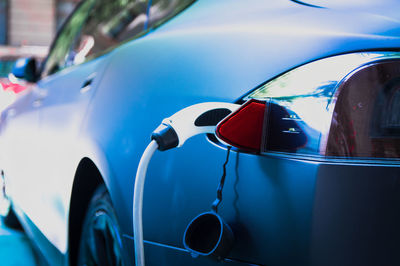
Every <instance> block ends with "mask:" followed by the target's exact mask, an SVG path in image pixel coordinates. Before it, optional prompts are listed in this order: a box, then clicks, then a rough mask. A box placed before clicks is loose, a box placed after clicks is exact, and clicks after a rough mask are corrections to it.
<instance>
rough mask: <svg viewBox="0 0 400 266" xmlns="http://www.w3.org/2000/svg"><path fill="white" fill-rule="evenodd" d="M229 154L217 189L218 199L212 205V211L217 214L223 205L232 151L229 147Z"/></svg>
mask: <svg viewBox="0 0 400 266" xmlns="http://www.w3.org/2000/svg"><path fill="white" fill-rule="evenodd" d="M227 150H228V153H227V155H226V160H225V163H224V165H223V173H222V177H221V181H220V182H219V186H218V189H217V198H216V199H215V201H214V202H213V204H212V205H211V209H212V210H213V211H214V212H215V213H217V212H218V205H219V204H220V203H221V201H222V189H223V188H224V184H225V177H226V165H227V164H228V162H229V152H230V150H231V147H230V146H228V149H227Z"/></svg>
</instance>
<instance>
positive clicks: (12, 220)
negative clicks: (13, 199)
mask: <svg viewBox="0 0 400 266" xmlns="http://www.w3.org/2000/svg"><path fill="white" fill-rule="evenodd" d="M3 223H4V225H6V226H7V227H8V228H11V229H15V230H19V231H23V229H22V225H21V223H20V222H19V220H18V218H17V215H16V214H15V212H14V209H13V207H12V206H11V205H10V207H9V209H8V213H7V215H6V216H4V217H3Z"/></svg>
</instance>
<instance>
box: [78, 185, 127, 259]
mask: <svg viewBox="0 0 400 266" xmlns="http://www.w3.org/2000/svg"><path fill="white" fill-rule="evenodd" d="M77 261H78V263H77V265H78V266H83V265H85V266H86V265H87V266H92V265H101V266H103V265H104V266H109V265H110V266H122V265H124V263H123V258H122V241H121V234H120V230H119V226H118V223H117V218H116V215H115V211H114V208H113V206H112V204H111V199H110V195H109V194H108V192H107V190H106V188H105V187H104V186H103V185H102V186H100V187H99V188H98V189H97V190H96V191H95V193H94V194H93V197H92V200H91V201H90V204H89V206H88V209H87V212H86V216H85V219H84V222H83V226H82V234H81V239H80V243H79V251H78V260H77Z"/></svg>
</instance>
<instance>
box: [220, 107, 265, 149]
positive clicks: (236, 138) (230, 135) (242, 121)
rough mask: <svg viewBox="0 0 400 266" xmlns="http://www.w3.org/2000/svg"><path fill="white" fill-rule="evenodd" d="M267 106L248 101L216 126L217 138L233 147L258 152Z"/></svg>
mask: <svg viewBox="0 0 400 266" xmlns="http://www.w3.org/2000/svg"><path fill="white" fill-rule="evenodd" d="M266 111H267V106H266V103H265V102H263V101H258V100H254V99H253V100H250V101H248V102H247V103H245V104H244V105H243V106H242V107H240V108H239V109H238V110H237V111H236V112H234V113H233V114H231V115H230V116H228V117H227V118H225V119H224V120H223V121H222V122H221V123H220V124H219V125H218V126H217V130H216V133H217V136H218V138H220V139H221V140H222V141H224V142H226V143H227V144H230V145H232V146H234V147H237V148H241V149H244V150H250V151H253V152H260V149H261V144H262V138H263V128H264V122H265V117H266Z"/></svg>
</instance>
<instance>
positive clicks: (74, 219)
mask: <svg viewBox="0 0 400 266" xmlns="http://www.w3.org/2000/svg"><path fill="white" fill-rule="evenodd" d="M389 2H390V1H388V2H387V3H389ZM127 3H130V4H127ZM390 3H391V6H390V7H389V6H385V5H384V3H383V2H378V1H369V2H368V4H366V5H363V6H362V7H358V8H357V6H355V5H352V3H351V1H350V3H349V4H346V3H345V2H343V3H342V6H340V5H339V6H334V7H332V8H330V7H329V6H326V7H325V6H323V5H321V4H320V3H318V1H313V2H310V3H303V2H300V1H289V0H278V1H262V0H252V1H234V0H220V1H212V0H198V1H184V0H182V1H161V0H160V1H155V0H153V1H149V2H147V1H94V0H88V1H84V2H83V3H82V4H80V5H79V6H78V7H77V9H76V11H75V13H73V15H72V16H71V17H70V18H69V20H68V21H67V23H66V24H65V25H64V27H63V28H62V29H61V31H60V32H59V34H58V36H57V38H56V40H55V42H54V43H53V46H52V47H51V49H50V53H49V56H48V58H47V60H46V61H45V62H44V64H43V68H42V70H41V72H40V73H39V74H38V78H37V80H36V81H35V82H34V84H33V86H32V87H30V88H29V89H28V90H27V91H26V92H25V93H24V95H23V96H22V97H20V98H19V99H18V100H17V101H16V102H15V103H14V104H12V105H11V106H10V107H8V108H7V109H6V110H5V111H4V112H3V113H2V117H1V122H0V145H1V146H0V156H1V157H0V164H1V165H0V166H1V168H2V169H3V171H4V174H5V180H6V186H7V194H8V196H9V197H10V198H11V200H12V203H13V206H14V208H15V211H16V213H17V215H18V217H19V219H20V220H21V221H22V224H23V226H24V228H25V230H26V231H27V233H28V235H29V236H30V237H31V238H32V239H33V241H34V242H35V243H36V244H37V246H38V247H39V249H40V250H41V251H42V252H43V253H44V254H45V257H46V258H47V259H48V262H49V264H51V265H63V264H71V265H75V264H76V261H77V257H78V256H79V243H80V242H79V241H80V238H81V231H82V224H83V223H84V220H85V212H86V211H87V206H88V205H89V203H90V201H91V198H92V195H93V193H94V191H95V190H96V187H98V186H99V185H100V184H104V186H105V187H106V188H107V191H108V193H109V195H110V198H111V201H112V205H113V208H114V210H115V213H116V217H117V221H118V226H119V228H120V238H118V239H120V245H121V246H122V258H123V261H124V262H125V264H127V265H133V264H134V247H133V233H132V232H133V230H132V222H133V219H132V196H133V186H134V179H135V174H136V170H137V166H138V163H139V159H140V157H141V155H142V153H143V151H144V149H145V147H146V146H147V144H148V142H149V141H150V135H151V132H152V131H153V130H154V129H155V128H156V127H157V126H158V125H159V124H160V123H161V121H162V120H163V119H164V118H165V117H168V116H170V115H172V114H174V113H175V112H177V111H179V110H181V109H182V108H184V107H187V106H190V105H192V104H195V103H201V102H237V103H242V102H243V101H242V100H243V99H246V96H247V95H249V94H250V93H252V92H253V91H254V90H256V91H259V88H261V87H262V86H263V84H269V83H268V82H271V81H274V80H275V79H276V78H279V77H282V76H283V75H284V74H285V73H289V74H290V73H292V72H291V71H292V70H296V69H300V68H301V67H302V66H307V65H309V64H312V63H313V62H319V61H320V60H324V59H325V58H326V59H327V60H332V61H334V62H336V61H337V59H336V58H337V57H335V56H341V55H347V54H350V55H354V54H356V55H360V54H362V53H367V54H368V53H375V55H376V54H378V53H382V56H389V57H390V56H391V55H390V54H394V56H393V57H390V58H391V59H390V60H393V61H394V62H395V63H396V62H397V61H396V60H398V58H397V56H398V55H397V54H396V50H397V49H398V47H400V27H399V26H400V23H399V19H400V17H399V15H398V12H397V11H396V10H397V8H398V7H399V4H396V3H395V2H390ZM113 4H115V5H119V4H120V5H121V6H117V7H115V6H113V7H112V8H111V7H109V6H108V5H113ZM148 4H151V7H150V9H149V10H148ZM93 5H94V6H93ZM124 5H127V6H124ZM106 7H107V8H106ZM378 7H381V8H378ZM395 7H396V8H395ZM96 10H100V11H101V10H103V11H101V13H96V12H97V11H96ZM104 10H117V11H116V12H115V13H113V12H111V11H110V12H108V13H107V12H106V11H104ZM126 10H128V11H126ZM100 11H99V12H100ZM395 11H396V12H395ZM87 14H89V15H88V17H89V18H90V19H87V17H86V15H87ZM94 18H99V19H102V18H104V21H101V20H100V21H96V20H95V19H94ZM86 19H87V20H86ZM88 21H90V22H88ZM127 21H128V22H129V23H127ZM117 22H118V23H122V24H123V26H124V27H122V30H121V28H118V27H116V26H115V25H118V24H116V23H117ZM81 25H83V27H81ZM93 29H95V30H93ZM118 38H120V39H118ZM98 42H99V45H97V43H98ZM372 57H373V56H372ZM345 58H347V57H345ZM368 58H369V57H368ZM374 58H375V59H371V60H370V61H368V60H369V59H368V60H367V61H366V62H367V63H368V62H375V61H377V60H378V59H379V60H383V59H382V58H384V57H379V56H378V57H374ZM376 58H378V59H376ZM374 60H375V61H374ZM383 62H386V61H384V60H383ZM359 66H361V64H360V65H359ZM359 66H357V67H355V69H358V68H359ZM335 69H336V68H335ZM300 73H301V72H300ZM311 73H314V72H311ZM315 73H317V72H315ZM290 75H291V74H290ZM307 77H308V78H310V76H307ZM313 77H314V76H311V78H313ZM315 78H316V79H318V78H319V76H318V75H317V74H315ZM266 82H267V83H266ZM260 86H261V87H260ZM335 88H336V87H335ZM290 93H293V94H294V95H296V93H297V92H296V90H294V91H293V90H291V91H290V92H289V94H288V95H284V96H290ZM318 97H319V96H318ZM318 97H315V99H318ZM329 97H331V96H329ZM309 106H311V105H309ZM357 106H358V105H356V107H355V108H357ZM360 106H362V105H360ZM396 110H397V109H396ZM315 114H316V117H317V116H318V115H317V113H315ZM330 115H331V116H330V118H329V117H328V118H327V119H328V120H325V122H327V123H328V124H329V125H330V123H331V121H333V120H332V113H330ZM290 118H292V117H290ZM325 118H326V117H325ZM315 119H317V118H315ZM318 121H319V120H318ZM395 121H397V120H395ZM393 123H394V127H396V122H393ZM295 130H296V129H295ZM289 131H290V130H289ZM395 132H397V131H395ZM388 138H389V139H391V140H393V139H394V141H393V143H392V144H391V146H390V147H393V145H394V147H395V148H397V147H398V146H397V145H398V142H396V141H397V138H398V136H397V137H396V134H395V135H391V136H390V137H388ZM316 139H317V142H315V143H313V145H316V146H318V145H322V144H321V143H322V142H320V141H321V138H319V135H318V136H317V137H316ZM318 147H319V146H318ZM226 153H227V151H226V147H225V146H224V145H223V144H221V142H219V141H215V140H214V139H213V138H212V137H206V136H204V135H203V136H196V137H194V138H192V139H190V140H188V141H187V143H186V144H185V145H184V146H183V147H181V148H179V149H173V150H170V151H166V152H163V153H161V152H157V153H156V154H155V156H154V158H153V159H152V161H151V163H150V166H149V169H148V176H147V181H146V185H145V190H144V205H143V224H144V239H145V254H146V263H147V265H376V264H381V265H398V263H399V261H400V259H399V256H398V247H397V244H396V243H398V240H399V237H400V230H399V229H398V226H397V225H398V222H399V221H400V216H399V215H398V213H399V212H398V208H399V206H400V205H399V203H400V193H399V189H400V182H399V181H400V179H399V178H400V175H399V173H400V170H399V169H400V168H399V162H398V155H399V153H397V152H393V153H392V154H391V155H389V156H386V157H387V158H385V156H383V155H382V156H375V157H374V156H357V155H356V156H351V154H350V156H347V155H348V154H346V153H345V154H344V156H342V154H339V152H338V154H335V153H332V155H333V156H330V157H329V156H323V154H320V153H318V148H317V150H314V151H313V152H309V153H307V152H304V153H303V152H291V151H289V152H288V151H286V152H279V151H278V152H274V151H261V152H260V151H256V152H254V151H250V152H248V151H246V150H243V149H234V150H233V151H232V152H231V157H230V160H229V163H228V165H227V177H226V178H227V179H226V184H225V188H224V192H223V195H224V197H223V202H222V205H221V207H220V210H219V214H220V215H221V216H222V217H224V219H225V220H226V221H227V223H229V224H230V225H231V227H232V230H233V231H234V234H235V244H234V247H233V249H232V251H231V252H230V253H229V256H228V258H227V259H224V260H222V261H216V260H211V259H209V258H207V257H202V256H200V257H198V258H194V257H192V256H191V254H190V253H189V252H188V251H187V250H185V249H184V247H183V244H182V239H183V234H184V232H185V228H186V226H187V224H188V223H189V222H190V221H191V220H192V219H193V218H194V217H196V216H197V215H198V214H199V213H201V212H205V211H208V210H210V206H211V203H212V202H213V200H214V199H215V197H216V190H217V187H218V183H219V180H220V177H221V175H222V165H223V164H224V162H225V157H226Z"/></svg>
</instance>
